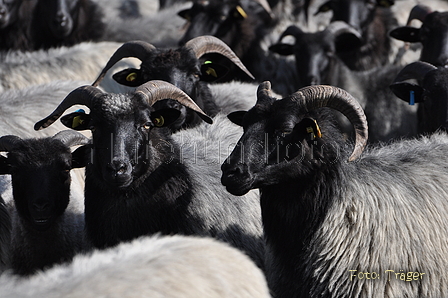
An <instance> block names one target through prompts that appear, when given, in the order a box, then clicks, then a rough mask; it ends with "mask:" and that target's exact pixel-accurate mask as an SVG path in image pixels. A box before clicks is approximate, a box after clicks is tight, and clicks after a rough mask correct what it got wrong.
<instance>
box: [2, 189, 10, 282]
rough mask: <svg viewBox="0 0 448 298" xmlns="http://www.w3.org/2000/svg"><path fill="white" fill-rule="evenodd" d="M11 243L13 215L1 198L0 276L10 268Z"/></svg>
mask: <svg viewBox="0 0 448 298" xmlns="http://www.w3.org/2000/svg"><path fill="white" fill-rule="evenodd" d="M10 242H11V215H10V214H9V211H8V208H7V206H6V203H5V200H3V198H2V197H1V196H0V275H1V274H2V273H3V271H5V270H6V269H7V268H8V264H9V255H8V254H9V244H10Z"/></svg>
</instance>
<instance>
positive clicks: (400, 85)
mask: <svg viewBox="0 0 448 298" xmlns="http://www.w3.org/2000/svg"><path fill="white" fill-rule="evenodd" d="M389 87H390V89H391V90H392V92H393V93H394V94H395V96H397V97H398V98H400V99H402V100H403V101H405V102H407V103H409V104H413V103H419V102H423V101H424V97H423V92H424V89H423V88H422V87H420V86H419V85H417V84H411V83H408V82H396V83H393V84H391V85H390V86H389ZM412 93H413V94H412ZM411 94H412V95H411ZM412 97H413V98H412Z"/></svg>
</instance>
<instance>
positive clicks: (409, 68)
mask: <svg viewBox="0 0 448 298" xmlns="http://www.w3.org/2000/svg"><path fill="white" fill-rule="evenodd" d="M434 69H437V67H435V66H434V65H432V64H431V63H428V62H423V61H416V62H413V63H410V64H408V65H406V66H405V67H403V69H402V70H400V72H399V73H398V74H397V76H396V77H395V80H394V83H396V82H402V81H405V80H409V79H416V80H417V81H421V80H422V79H423V78H424V77H425V75H426V74H427V73H428V72H429V71H431V70H434Z"/></svg>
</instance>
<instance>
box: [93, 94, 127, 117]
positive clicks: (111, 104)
mask: <svg viewBox="0 0 448 298" xmlns="http://www.w3.org/2000/svg"><path fill="white" fill-rule="evenodd" d="M133 107H134V102H133V101H132V96H131V95H129V94H108V95H107V96H105V97H104V98H103V100H102V101H100V106H99V109H100V111H102V112H103V113H105V114H108V115H121V114H128V113H131V112H132V111H133Z"/></svg>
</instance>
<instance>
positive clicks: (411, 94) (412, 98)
mask: <svg viewBox="0 0 448 298" xmlns="http://www.w3.org/2000/svg"><path fill="white" fill-rule="evenodd" d="M414 104H415V99H414V91H412V90H411V91H409V105H411V106H413V105H414Z"/></svg>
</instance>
